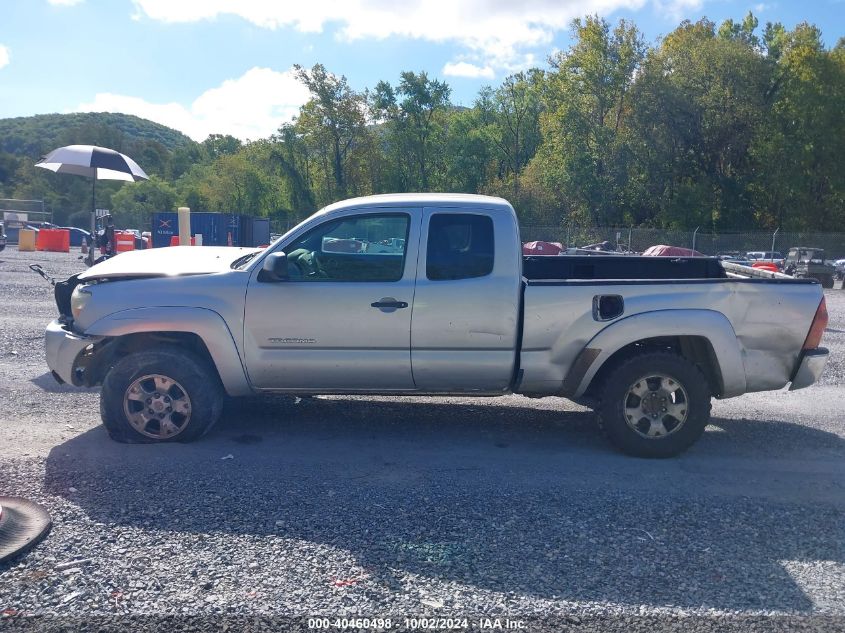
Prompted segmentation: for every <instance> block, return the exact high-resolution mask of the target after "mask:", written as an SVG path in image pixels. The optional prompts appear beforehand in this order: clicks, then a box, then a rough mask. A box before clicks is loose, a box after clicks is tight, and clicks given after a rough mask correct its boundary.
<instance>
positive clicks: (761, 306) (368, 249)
mask: <svg viewBox="0 0 845 633" xmlns="http://www.w3.org/2000/svg"><path fill="white" fill-rule="evenodd" d="M56 300H57V304H58V307H59V312H60V314H61V316H60V318H58V319H57V320H55V321H53V322H52V323H51V324H50V325H49V326H48V327H47V332H46V352H47V363H48V365H49V366H50V369H51V370H52V371H53V376H55V378H56V379H57V380H59V381H60V382H67V383H71V384H73V385H79V386H93V385H100V384H102V387H103V388H102V395H101V401H100V402H101V405H100V411H101V415H102V419H103V423H104V424H105V426H106V428H107V429H108V431H109V433H110V434H111V436H112V437H113V438H114V439H116V440H119V441H125V442H162V441H173V440H178V441H188V440H192V439H195V438H197V437H199V436H201V435H202V434H203V433H205V432H206V431H208V429H209V428H210V427H211V426H212V425H213V424H214V422H215V421H216V420H217V418H218V417H219V416H220V410H221V406H222V402H223V397H224V392H225V393H227V394H229V395H230V396H244V395H249V394H256V393H264V392H286V393H290V394H299V395H304V394H402V395H408V394H419V395H458V394H460V395H473V396H498V395H502V394H506V393H509V392H515V393H520V394H525V395H527V396H531V397H543V396H561V397H564V398H569V399H571V400H574V401H576V402H579V403H583V404H587V405H588V406H591V407H593V408H595V410H596V411H597V413H598V416H597V417H598V419H599V422H600V425H601V428H602V429H603V431H604V433H605V434H606V435H607V437H608V438H609V439H610V440H611V441H612V443H613V444H614V445H616V446H617V447H618V448H620V449H622V450H623V451H625V452H627V453H629V454H632V455H639V456H647V457H666V456H670V455H675V454H677V453H679V452H681V451H683V450H684V449H686V448H687V447H689V446H690V445H691V444H692V443H693V442H695V441H696V440H697V439H698V437H699V436H700V435H701V434H702V432H703V431H704V427H705V426H706V424H707V422H708V419H709V416H710V399H711V397H717V398H730V397H733V396H739V395H741V394H743V393H746V392H750V391H764V390H771V389H780V388H782V387H784V386H785V385H787V384H788V383H790V382H791V388H792V389H798V388H801V387H806V386H808V385H810V384H812V383H813V382H814V381H816V380H817V379H818V377H819V375H820V374H821V372H822V369H823V367H824V365H825V362H826V360H827V356H828V352H827V350H826V349H824V348H821V347H819V344H820V341H821V335H822V332H823V331H824V328H825V326H826V323H827V312H826V310H825V303H824V296H823V294H822V290H821V287H820V286H819V284H818V283H817V282H815V281H814V280H793V279H784V278H774V279H741V278H737V277H736V276H732V275H729V274H728V273H726V272H725V269H724V268H723V267H722V266H721V265H720V264H719V262H718V261H717V260H715V259H711V258H700V257H699V258H668V257H667V258H661V257H601V256H596V257H592V256H584V257H579V256H556V257H555V256H551V257H548V256H547V257H523V255H522V248H521V242H520V238H519V228H518V225H517V218H516V214H515V213H514V210H513V208H512V207H511V205H510V204H508V202H506V201H505V200H502V199H499V198H491V197H484V196H473V195H441V194H404V195H383V196H373V197H368V198H359V199H354V200H347V201H344V202H340V203H337V204H333V205H331V206H328V207H326V208H325V209H323V210H321V211H319V212H318V213H316V214H314V215H313V216H311V217H310V218H308V219H307V220H305V221H304V222H302V223H301V224H300V225H299V226H297V227H295V228H294V229H292V230H291V231H289V232H288V233H287V234H285V235H284V236H282V237H281V238H280V239H279V240H278V241H277V242H276V243H274V244H273V245H272V246H270V247H269V248H267V249H264V250H257V249H233V248H225V247H223V248H216V247H172V248H162V249H155V250H147V251H136V252H128V253H123V254H121V255H118V256H117V257H114V258H113V259H110V260H107V261H105V262H103V263H101V264H98V265H96V266H94V267H92V268H90V269H89V270H87V271H85V272H83V273H81V274H79V275H75V276H73V277H71V278H70V279H68V280H67V281H66V282H62V283H60V284H58V285H57V287H56Z"/></svg>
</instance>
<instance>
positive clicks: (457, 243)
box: [426, 213, 493, 281]
mask: <svg viewBox="0 0 845 633" xmlns="http://www.w3.org/2000/svg"><path fill="white" fill-rule="evenodd" d="M426 252H427V255H426V276H427V277H428V278H429V279H431V280H435V281H437V280H444V279H470V278H472V277H484V276H485V275H489V274H490V273H491V272H493V220H492V219H491V218H489V217H488V216H486V215H471V214H468V213H437V214H435V215H432V216H431V220H430V221H429V224H428V247H427V251H426Z"/></svg>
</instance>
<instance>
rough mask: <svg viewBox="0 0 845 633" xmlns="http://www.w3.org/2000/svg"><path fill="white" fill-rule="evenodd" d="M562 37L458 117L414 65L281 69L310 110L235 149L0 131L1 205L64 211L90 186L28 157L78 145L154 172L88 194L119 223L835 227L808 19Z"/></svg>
mask: <svg viewBox="0 0 845 633" xmlns="http://www.w3.org/2000/svg"><path fill="white" fill-rule="evenodd" d="M573 35H574V37H573V44H572V45H571V47H570V48H569V49H567V50H565V51H561V52H558V53H556V54H554V55H552V56H551V57H550V59H549V60H548V63H547V65H546V66H545V67H544V68H536V69H531V70H526V71H523V72H519V73H516V74H514V75H511V76H509V77H507V78H505V79H504V80H503V81H502V83H501V84H499V85H495V86H490V87H488V88H485V89H483V90H481V91H480V92H479V94H478V95H477V98H476V100H475V102H474V104H472V107H468V108H457V107H454V105H453V104H452V103H451V99H450V93H451V91H450V87H449V86H448V84H446V83H444V82H442V81H439V80H435V79H432V78H430V77H429V76H428V75H427V73H426V72H424V71H421V72H416V71H408V72H403V73H402V74H401V76H400V77H398V78H391V79H390V80H385V81H380V82H379V83H378V84H377V85H375V86H371V87H368V88H362V89H358V88H356V87H353V86H350V85H349V83H348V82H347V81H346V79H345V78H344V77H340V76H337V75H334V74H332V73H331V71H330V69H326V68H324V67H323V66H321V65H316V66H314V67H313V68H310V69H304V68H298V76H299V78H300V80H301V81H302V82H303V83H304V84H305V85H306V86H307V87H308V88H309V90H310V91H311V94H312V99H311V100H310V101H309V102H308V103H307V104H305V105H304V106H303V107H302V109H301V111H300V114H299V116H298V117H297V118H296V119H295V120H294V121H293V122H292V123H285V124H282V125H281V126H280V128H279V130H278V132H277V133H276V134H275V135H273V136H272V137H270V138H267V139H262V140H259V141H255V142H251V143H248V144H242V143H241V142H240V141H238V140H237V139H234V138H232V137H228V136H220V135H215V136H212V137H209V138H208V139H207V140H206V141H204V142H203V143H200V144H196V143H192V142H190V141H189V140H188V139H186V138H185V137H183V136H182V135H180V134H178V133H177V132H174V131H172V130H167V128H162V127H161V126H156V125H155V124H151V123H149V122H144V121H142V120H140V119H136V118H134V117H122V116H121V115H95V114H91V115H54V117H61V116H65V117H66V116H74V117H77V116H83V117H89V118H88V119H79V120H78V121H84V123H77V122H76V121H77V119H66V121H67V123H62V119H61V118H54V119H52V120H51V122H50V124H49V125H47V124H46V123H45V124H44V125H35V121H36V120H37V119H41V117H32V118H26V119H11V120H5V121H0V195H2V196H5V197H11V196H15V197H27V198H43V199H45V200H46V201H47V202H48V204H49V205H50V206H51V207H52V208H53V210H54V211H55V213H56V216H57V219H59V220H60V221H77V220H79V218H82V217H83V214H79V213H77V212H78V211H79V210H80V209H86V208H87V204H88V202H87V200H88V199H87V196H88V195H90V194H89V193H88V192H89V191H90V189H89V187H90V183H87V182H85V181H84V179H80V178H73V177H59V176H56V175H55V174H50V173H46V172H44V171H43V170H38V169H34V168H32V166H31V165H32V162H33V160H32V158H33V157H37V154H39V152H42V151H44V150H45V148H46V149H49V148H52V147H55V146H58V145H62V144H66V143H68V142H84V143H96V144H101V145H106V146H108V147H113V148H115V149H118V150H120V151H125V152H126V153H128V154H130V155H131V156H133V158H135V159H136V160H137V161H138V162H139V163H140V164H141V166H142V167H143V168H144V169H145V170H146V171H147V173H149V174H150V175H151V176H152V178H151V180H150V181H149V182H146V183H137V184H132V185H126V186H122V185H118V184H114V183H112V184H106V185H105V186H104V187H103V188H102V197H101V198H100V199H99V201H100V206H107V207H110V208H112V209H113V210H114V211H115V212H116V214H117V216H118V223H119V224H125V225H133V226H141V225H146V223H147V221H148V220H147V218H148V216H149V213H151V212H153V211H156V210H163V209H171V208H173V207H174V206H177V205H182V204H185V205H187V206H190V207H191V208H193V209H195V210H233V211H238V212H242V213H249V214H258V215H269V216H271V217H272V218H274V219H277V220H280V221H283V222H284V221H285V220H287V219H288V218H300V217H302V216H304V215H306V214H308V213H309V212H311V211H313V210H314V209H316V208H319V207H320V206H322V205H324V204H327V203H329V202H332V201H334V200H338V199H341V198H346V197H350V196H356V195H366V194H370V193H380V192H394V191H464V192H480V193H488V194H494V195H501V196H504V197H506V198H508V199H510V200H511V201H512V202H513V203H514V206H515V207H516V208H517V211H518V213H519V214H520V216H521V219H522V221H523V223H529V224H551V225H557V224H560V223H565V222H579V223H584V224H596V225H601V226H610V225H630V224H633V225H642V226H656V227H666V228H693V227H697V226H700V227H702V230H709V231H716V232H720V231H731V230H744V229H753V228H766V229H774V228H776V227H782V228H783V229H784V230H823V231H845V143H843V139H845V117H843V104H845V41H843V40H841V39H840V40H839V41H838V42H837V43H836V44H835V45H833V46H829V45H826V44H825V43H824V41H823V40H822V34H821V31H820V30H819V28H818V27H816V26H813V25H810V24H800V25H798V26H796V27H795V28H794V29H793V30H787V29H786V28H784V27H783V26H782V25H780V24H766V25H765V27H762V28H761V27H760V26H759V24H758V21H757V19H756V18H755V17H754V16H753V15H751V14H749V15H748V16H746V18H745V19H743V20H742V21H741V22H734V21H731V20H728V21H726V22H724V23H722V24H720V25H717V24H714V23H713V22H710V21H708V20H706V19H702V20H700V21H698V22H695V23H690V22H684V23H682V24H680V25H679V26H678V27H677V28H676V29H675V30H674V31H672V32H671V33H669V34H668V35H667V36H666V37H665V38H663V39H662V40H661V41H660V42H658V43H656V44H655V45H653V46H649V45H647V44H646V43H645V41H644V39H643V36H642V34H641V33H640V32H639V30H638V29H637V27H636V26H635V25H634V24H632V23H630V22H626V21H619V22H618V23H617V24H615V25H611V24H609V23H608V22H606V21H604V20H602V19H599V18H592V17H590V18H586V19H583V20H578V21H576V22H574V23H573ZM829 38H830V34H826V39H827V40H828V41H829ZM115 117H117V118H115ZM71 121H73V122H71ZM16 122H17V123H16ZM129 122H131V123H132V124H133V126H134V127H131V128H130V127H128V123H129ZM63 128H66V129H63ZM36 172H40V173H36Z"/></svg>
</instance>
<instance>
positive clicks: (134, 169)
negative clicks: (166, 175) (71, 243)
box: [35, 145, 149, 236]
mask: <svg viewBox="0 0 845 633" xmlns="http://www.w3.org/2000/svg"><path fill="white" fill-rule="evenodd" d="M35 166H36V167H42V168H44V169H49V170H50V171H54V172H56V173H57V174H73V175H75V176H85V177H86V178H90V179H91V235H92V236H93V235H96V233H97V222H96V217H95V211H96V208H97V206H96V196H97V180H98V179H99V180H126V181H129V182H135V181H138V180H149V177H148V176H147V174H145V173H144V170H143V169H141V168H140V167H139V166H138V163H136V162H135V161H134V160H132V159H131V158H129V157H128V156H126V155H125V154H121V153H120V152H116V151H114V150H113V149H108V148H107V147H97V146H96V145H67V146H65V147H60V148H58V149H54V150H53V151H52V152H50V153H49V154H47V155H46V156H45V157H44V158H42V159H41V160H40V161H38V162H37V163H35Z"/></svg>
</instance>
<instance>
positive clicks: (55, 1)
mask: <svg viewBox="0 0 845 633" xmlns="http://www.w3.org/2000/svg"><path fill="white" fill-rule="evenodd" d="M47 2H49V3H50V4H52V5H53V6H54V7H72V6H73V5H75V4H81V3H82V2H85V0H47Z"/></svg>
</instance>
